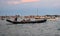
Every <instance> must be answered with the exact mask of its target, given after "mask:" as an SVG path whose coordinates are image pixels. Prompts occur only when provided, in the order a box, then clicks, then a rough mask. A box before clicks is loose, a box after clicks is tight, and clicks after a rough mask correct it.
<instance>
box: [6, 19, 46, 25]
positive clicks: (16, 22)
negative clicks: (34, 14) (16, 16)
mask: <svg viewBox="0 0 60 36" xmlns="http://www.w3.org/2000/svg"><path fill="white" fill-rule="evenodd" d="M6 21H7V22H10V23H13V24H26V23H44V22H46V21H47V20H46V19H44V20H37V21H20V22H19V21H11V20H8V19H7V20H6Z"/></svg>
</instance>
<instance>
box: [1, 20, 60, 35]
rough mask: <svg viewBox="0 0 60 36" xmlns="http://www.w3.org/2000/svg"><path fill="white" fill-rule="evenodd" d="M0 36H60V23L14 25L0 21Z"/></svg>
mask: <svg viewBox="0 0 60 36" xmlns="http://www.w3.org/2000/svg"><path fill="white" fill-rule="evenodd" d="M0 36H60V21H58V20H57V21H47V22H46V23H35V24H17V25H16V24H12V23H9V22H6V21H5V20H0Z"/></svg>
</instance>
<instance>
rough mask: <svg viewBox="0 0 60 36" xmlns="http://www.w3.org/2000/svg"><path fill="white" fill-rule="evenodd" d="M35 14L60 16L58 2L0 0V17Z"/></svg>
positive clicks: (58, 0)
mask: <svg viewBox="0 0 60 36" xmlns="http://www.w3.org/2000/svg"><path fill="white" fill-rule="evenodd" d="M37 9H38V11H37ZM37 13H38V15H47V14H51V15H52V14H54V15H55V14H56V15H57V14H60V0H0V16H1V15H16V14H18V15H37Z"/></svg>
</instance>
